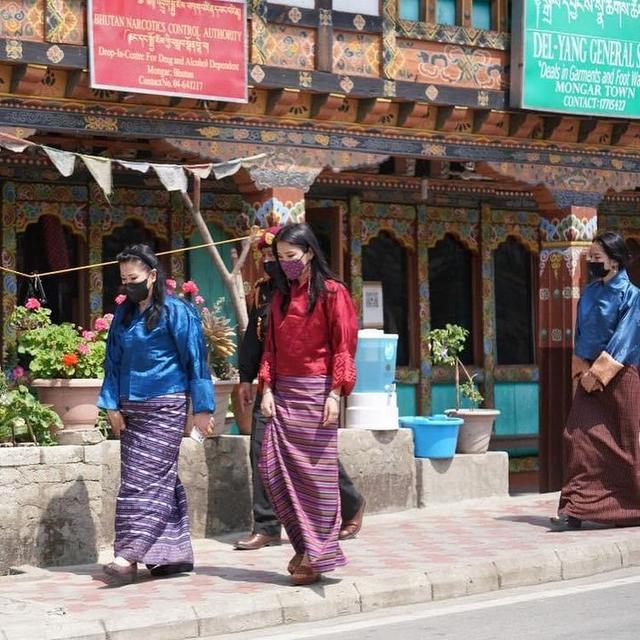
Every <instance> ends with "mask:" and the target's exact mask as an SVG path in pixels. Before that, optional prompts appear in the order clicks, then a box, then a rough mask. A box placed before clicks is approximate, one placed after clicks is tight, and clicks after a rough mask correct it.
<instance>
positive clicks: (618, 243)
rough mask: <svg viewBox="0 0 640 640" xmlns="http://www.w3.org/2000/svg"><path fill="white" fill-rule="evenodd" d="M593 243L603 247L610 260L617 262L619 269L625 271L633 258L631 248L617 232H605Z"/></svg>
mask: <svg viewBox="0 0 640 640" xmlns="http://www.w3.org/2000/svg"><path fill="white" fill-rule="evenodd" d="M593 241H594V242H597V243H598V244H599V245H600V246H601V247H602V250H603V251H604V252H605V253H606V254H607V257H608V258H609V260H615V261H616V262H617V263H618V268H619V269H624V268H625V267H626V266H627V262H629V258H630V257H631V256H630V254H629V248H628V247H627V244H626V242H625V241H624V238H623V237H622V236H621V235H620V234H618V233H616V232H615V231H603V232H602V233H599V234H598V235H597V236H596V237H595V238H594V239H593Z"/></svg>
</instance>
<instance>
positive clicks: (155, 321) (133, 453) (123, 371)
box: [98, 244, 215, 582]
mask: <svg viewBox="0 0 640 640" xmlns="http://www.w3.org/2000/svg"><path fill="white" fill-rule="evenodd" d="M117 260H118V264H119V267H120V275H121V277H122V284H123V287H124V290H125V292H126V300H125V301H124V302H123V303H122V304H121V305H120V306H119V307H118V309H117V311H116V314H115V317H114V319H113V322H112V324H111V328H110V330H109V338H108V342H107V357H106V362H105V378H104V383H103V385H102V391H101V393H100V397H99V399H98V406H99V407H101V408H103V409H106V411H107V414H108V417H109V422H110V423H111V428H112V430H113V433H114V435H115V436H116V437H119V438H120V440H121V448H120V452H121V453H120V462H121V476H122V480H121V485H120V491H119V493H118V499H117V503H116V519H115V544H114V551H115V558H114V560H113V561H112V562H111V563H109V564H108V565H106V566H105V567H104V570H105V572H106V573H107V574H108V575H109V576H110V577H111V578H113V579H116V580H117V581H119V582H132V581H133V580H135V577H136V572H137V565H138V563H139V562H140V563H144V564H146V565H147V566H148V567H149V568H150V570H151V573H152V574H153V575H169V574H172V573H178V572H184V571H191V570H193V550H192V548H191V538H190V536H189V519H188V515H187V499H186V493H185V490H184V487H183V486H182V484H181V482H180V479H179V478H178V474H177V467H178V454H179V452H180V443H181V441H182V436H183V433H184V428H185V424H186V420H187V410H188V406H189V400H191V405H192V408H193V413H194V425H195V428H196V429H198V430H199V431H200V432H201V433H202V434H203V435H209V434H210V433H211V427H212V420H213V412H214V409H215V401H214V392H213V382H212V380H211V373H210V371H209V367H208V364H207V349H206V345H205V342H204V337H203V334H202V325H201V322H200V319H199V317H198V315H197V312H196V311H195V309H193V308H192V307H191V306H190V305H189V304H188V303H186V302H184V301H182V300H181V299H178V298H175V297H173V296H171V295H167V294H166V286H165V277H164V274H163V273H162V268H161V265H160V262H159V261H158V258H157V257H156V255H155V254H154V253H153V251H152V250H151V248H150V247H148V246H147V245H144V244H139V245H132V246H130V247H127V248H126V249H125V250H124V251H123V252H122V253H120V254H119V255H118V257H117Z"/></svg>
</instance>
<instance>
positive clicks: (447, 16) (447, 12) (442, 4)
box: [436, 0, 457, 24]
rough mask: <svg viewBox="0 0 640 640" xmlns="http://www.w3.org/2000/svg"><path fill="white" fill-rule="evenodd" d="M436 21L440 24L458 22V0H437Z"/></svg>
mask: <svg viewBox="0 0 640 640" xmlns="http://www.w3.org/2000/svg"><path fill="white" fill-rule="evenodd" d="M436 22H437V23H438V24H456V22H457V15H456V0H438V1H437V4H436Z"/></svg>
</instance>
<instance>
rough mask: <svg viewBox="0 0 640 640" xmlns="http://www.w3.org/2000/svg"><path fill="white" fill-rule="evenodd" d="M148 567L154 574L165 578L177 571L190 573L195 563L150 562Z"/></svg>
mask: <svg viewBox="0 0 640 640" xmlns="http://www.w3.org/2000/svg"><path fill="white" fill-rule="evenodd" d="M147 569H149V571H150V572H151V575H152V576H155V577H156V578H163V577H166V576H172V575H175V574H176V573H189V572H191V571H193V564H191V563H190V562H182V563H180V564H148V565H147Z"/></svg>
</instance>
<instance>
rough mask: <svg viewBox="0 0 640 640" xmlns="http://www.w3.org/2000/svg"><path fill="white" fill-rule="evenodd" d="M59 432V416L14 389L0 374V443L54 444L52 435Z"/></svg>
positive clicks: (24, 389) (25, 392)
mask: <svg viewBox="0 0 640 640" xmlns="http://www.w3.org/2000/svg"><path fill="white" fill-rule="evenodd" d="M56 429H62V421H61V420H60V418H59V416H58V415H57V414H56V413H55V412H54V411H53V410H51V409H50V408H49V407H47V406H46V405H43V404H41V403H40V402H39V401H38V399H37V398H36V397H35V396H34V395H33V394H32V393H31V392H30V391H29V389H28V388H27V387H26V386H25V385H23V384H18V385H15V386H14V387H13V388H12V387H11V386H10V385H9V383H8V381H7V379H6V377H5V376H4V374H3V373H0V443H5V444H7V443H10V444H18V443H20V442H33V443H34V444H38V445H41V446H48V445H52V444H55V443H56V442H55V439H54V437H53V433H52V431H54V430H56Z"/></svg>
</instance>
